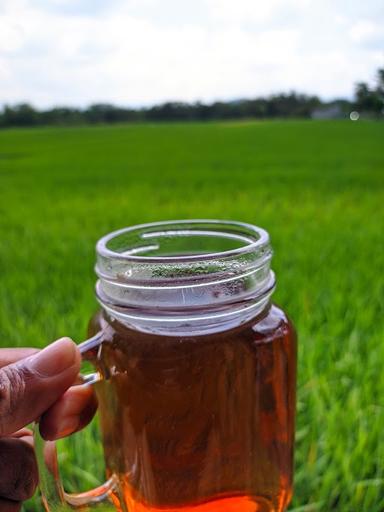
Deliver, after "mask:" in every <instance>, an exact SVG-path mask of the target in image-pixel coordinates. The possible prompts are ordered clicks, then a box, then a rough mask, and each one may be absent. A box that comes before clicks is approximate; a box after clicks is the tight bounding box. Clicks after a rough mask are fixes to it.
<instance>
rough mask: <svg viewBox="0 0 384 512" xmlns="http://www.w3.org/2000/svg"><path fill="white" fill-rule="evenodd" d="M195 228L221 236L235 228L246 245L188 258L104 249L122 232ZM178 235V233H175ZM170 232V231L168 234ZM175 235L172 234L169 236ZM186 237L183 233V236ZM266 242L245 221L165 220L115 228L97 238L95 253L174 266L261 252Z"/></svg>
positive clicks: (261, 232) (262, 231)
mask: <svg viewBox="0 0 384 512" xmlns="http://www.w3.org/2000/svg"><path fill="white" fill-rule="evenodd" d="M199 225H207V227H212V228H214V227H217V228H220V227H221V228H222V230H223V233H225V228H226V227H227V228H228V229H230V228H231V227H233V228H235V229H237V231H238V233H239V234H238V236H237V238H238V239H239V240H240V239H242V240H243V241H245V242H247V244H246V245H244V246H243V247H238V248H235V249H229V250H223V251H218V252H217V251H216V252H208V253H205V252H201V253H196V254H192V255H185V254H180V255H176V256H140V255H138V254H133V253H128V254H127V253H126V252H125V253H120V252H117V251H114V250H112V249H110V248H108V243H109V242H111V240H113V239H115V238H117V237H119V236H121V235H124V234H126V233H133V232H135V231H140V230H146V229H152V228H155V229H156V228H162V227H164V228H166V229H167V228H168V229H169V228H170V227H171V226H175V227H176V226H181V227H182V226H191V231H193V227H194V226H196V227H197V226H199ZM241 230H243V236H242V237H241ZM178 231H180V232H181V230H178ZM170 233H171V232H170ZM213 233H214V231H212V234H213ZM172 234H175V233H172ZM185 234H186V233H185ZM269 243H270V239H269V234H268V232H267V231H266V230H265V229H263V228H260V227H258V226H255V225H253V224H249V223H246V222H240V221H234V220H219V219H192V220H188V219H183V220H168V221H159V222H149V223H144V224H136V225H133V226H129V227H126V228H122V229H118V230H116V231H112V232H110V233H108V234H107V235H105V236H103V237H102V238H100V240H99V241H98V242H97V244H96V252H97V254H98V255H99V256H102V257H105V258H113V259H116V260H121V261H127V262H128V261H131V262H137V263H139V262H141V263H163V264H165V263H175V262H189V261H191V262H193V261H198V260H211V259H217V258H220V259H222V258H225V259H226V258H230V257H233V256H240V255H243V254H244V255H245V254H248V253H251V252H254V251H256V250H262V249H263V248H266V247H268V246H269Z"/></svg>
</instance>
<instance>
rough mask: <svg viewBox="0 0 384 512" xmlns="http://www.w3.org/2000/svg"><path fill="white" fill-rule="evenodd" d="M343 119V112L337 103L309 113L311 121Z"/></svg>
mask: <svg viewBox="0 0 384 512" xmlns="http://www.w3.org/2000/svg"><path fill="white" fill-rule="evenodd" d="M345 117H346V116H345V112H344V111H343V109H342V108H341V105H339V104H337V103H336V104H331V105H324V106H322V107H317V108H315V109H314V110H313V111H312V113H311V118H312V119H343V118H345Z"/></svg>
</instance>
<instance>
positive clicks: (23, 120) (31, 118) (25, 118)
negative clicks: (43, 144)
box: [2, 103, 39, 126]
mask: <svg viewBox="0 0 384 512" xmlns="http://www.w3.org/2000/svg"><path fill="white" fill-rule="evenodd" d="M38 123H39V113H38V112H37V111H36V110H35V109H34V108H33V107H32V106H31V105H29V104H28V103H20V104H19V105H15V106H13V107H9V106H8V105H6V106H5V107H4V110H3V114H2V124H3V125H4V126H34V125H36V124H38Z"/></svg>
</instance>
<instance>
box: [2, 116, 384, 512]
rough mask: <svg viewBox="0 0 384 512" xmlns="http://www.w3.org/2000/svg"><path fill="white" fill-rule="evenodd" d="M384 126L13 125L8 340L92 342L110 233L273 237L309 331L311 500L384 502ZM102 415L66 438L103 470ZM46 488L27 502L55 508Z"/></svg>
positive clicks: (301, 454) (303, 340) (300, 501)
mask: <svg viewBox="0 0 384 512" xmlns="http://www.w3.org/2000/svg"><path fill="white" fill-rule="evenodd" d="M383 150H384V123H379V122H368V121H366V122H357V123H352V122H347V121H324V122H314V121H300V122H299V121H297V122H294V121H289V122H288V121H287V122H279V121H275V122H249V123H244V122H243V123H230V122H227V123H217V124H190V125H187V124H172V125H171V124H168V125H167V124H164V125H162V124H158V125H126V126H114V127H104V126H100V127H82V128H75V129H71V128H57V129H56V128H55V129H53V128H52V129H34V130H9V131H1V132H0V192H1V196H0V197H1V200H0V234H1V237H0V346H4V347H6V346H26V345H31V346H39V347H42V346H44V345H46V344H47V343H49V342H50V341H52V340H54V339H55V338H58V337H60V336H63V335H68V336H71V337H73V338H74V339H75V340H77V341H80V340H82V339H83V338H84V334H85V329H86V325H87V322H88V319H89V317H90V316H91V314H92V313H93V312H94V310H95V309H96V302H95V299H94V283H95V276H94V273H93V265H94V260H95V256H94V245H95V242H96V240H97V239H98V238H99V237H100V236H102V235H104V234H105V233H107V232H109V231H111V230H114V229H117V228H120V227H124V226H127V225H130V224H133V223H139V222H140V223H141V222H147V221H155V220H165V219H176V218H185V219H189V218H223V219H236V220H240V221H246V222H251V223H255V224H257V225H260V226H262V227H264V228H266V229H267V230H268V231H269V232H270V234H271V237H272V242H273V247H274V250H275V256H274V260H273V268H274V270H275V271H276V273H277V279H278V287H277V290H276V293H275V301H276V302H277V303H278V304H280V305H281V306H283V308H284V309H285V310H286V311H288V313H289V314H290V316H291V318H292V319H293V321H294V323H295V325H296V327H297V330H298V333H299V343H300V351H299V373H298V404H297V407H298V417H297V448H296V472H295V496H294V500H293V503H292V506H291V510H295V511H297V512H299V511H300V512H317V511H321V512H329V511H333V510H335V511H340V512H344V511H345V512H382V511H383V510H384V442H383V435H384V434H383V430H384V371H383V366H384V339H383V338H384V315H383V311H384V280H383V271H384V243H383V230H384V188H383V184H384V180H383V176H384V151H383ZM96 436H97V434H96V425H94V426H93V427H92V428H91V429H90V430H87V431H86V432H85V433H82V434H78V435H76V436H74V438H73V440H71V441H70V442H66V443H65V446H62V447H61V448H62V454H61V464H62V468H63V473H65V475H66V476H65V480H66V485H67V488H68V489H69V490H74V489H80V488H81V489H83V490H85V489H86V488H87V487H90V486H92V485H94V484H95V483H96V482H97V481H98V480H99V479H100V478H102V472H103V466H102V463H101V447H100V444H99V443H98V441H97V440H96ZM41 510H42V507H41V505H40V504H39V502H38V501H37V500H35V501H34V500H32V501H30V502H29V503H28V504H26V505H25V507H24V511H25V512H27V511H28V512H32V511H41Z"/></svg>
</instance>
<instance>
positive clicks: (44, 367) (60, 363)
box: [28, 338, 78, 377]
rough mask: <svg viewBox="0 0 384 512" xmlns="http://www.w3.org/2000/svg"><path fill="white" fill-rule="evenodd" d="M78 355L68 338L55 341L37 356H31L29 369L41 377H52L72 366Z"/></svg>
mask: <svg viewBox="0 0 384 512" xmlns="http://www.w3.org/2000/svg"><path fill="white" fill-rule="evenodd" d="M77 357H78V355H77V349H76V345H75V344H74V342H73V341H71V340H70V339H69V338H63V339H60V340H58V341H55V342H54V343H52V344H51V345H49V346H48V347H47V348H45V349H44V350H42V351H41V352H39V353H38V354H36V355H34V356H31V357H30V358H29V361H28V363H29V364H28V366H29V368H30V369H31V370H32V371H33V372H36V373H38V374H39V375H40V376H42V377H54V376H55V375H59V374H61V373H63V372H64V371H65V370H67V369H68V368H70V367H71V366H73V365H74V364H75V362H76V359H77Z"/></svg>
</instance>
